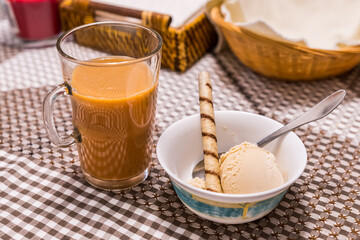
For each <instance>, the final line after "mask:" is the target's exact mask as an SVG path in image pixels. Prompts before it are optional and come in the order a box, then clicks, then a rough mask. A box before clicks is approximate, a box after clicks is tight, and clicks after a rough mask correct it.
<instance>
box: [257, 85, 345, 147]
mask: <svg viewBox="0 0 360 240" xmlns="http://www.w3.org/2000/svg"><path fill="white" fill-rule="evenodd" d="M345 95H346V92H345V90H342V89H341V90H338V91H336V92H334V93H333V94H331V95H329V96H327V97H326V98H324V99H323V100H322V101H321V102H319V103H318V104H316V105H315V106H313V107H312V108H310V109H309V110H308V111H306V112H305V113H303V114H302V115H300V116H299V117H297V118H295V119H294V120H293V121H291V122H290V123H288V124H286V125H285V126H283V127H281V128H279V129H278V130H276V131H275V132H273V133H272V134H270V135H268V136H266V137H264V138H263V139H261V140H260V141H258V142H257V143H256V144H257V145H258V146H259V147H263V146H265V145H266V144H268V143H269V142H271V141H272V140H274V139H275V138H277V137H279V136H280V135H282V134H284V133H287V132H289V131H291V130H293V129H295V128H297V127H300V126H302V125H304V124H306V123H309V122H312V121H315V120H318V119H321V118H323V117H325V116H326V115H328V114H329V113H331V112H332V111H333V110H334V109H335V108H336V107H337V106H339V104H340V103H341V101H342V100H343V99H344V97H345Z"/></svg>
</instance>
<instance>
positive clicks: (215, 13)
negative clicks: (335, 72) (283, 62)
mask: <svg viewBox="0 0 360 240" xmlns="http://www.w3.org/2000/svg"><path fill="white" fill-rule="evenodd" d="M210 17H211V19H212V20H213V21H214V22H215V23H216V24H218V25H219V26H220V27H223V28H226V29H227V30H229V31H235V32H237V33H239V34H245V35H248V36H249V37H252V38H256V39H258V40H262V41H267V42H271V43H276V44H278V45H281V46H283V47H288V48H291V49H296V50H298V51H301V52H306V53H312V54H317V55H341V54H359V53H360V44H359V45H353V46H348V47H346V48H343V49H337V50H327V49H318V48H311V47H308V46H303V45H300V44H296V43H290V42H285V41H281V40H277V39H273V38H270V37H267V36H263V35H261V34H258V33H255V32H252V31H249V30H247V29H245V28H243V27H241V26H237V25H234V24H232V23H230V22H226V21H225V19H224V18H223V16H222V14H221V11H220V8H219V5H217V6H214V7H212V8H211V9H210Z"/></svg>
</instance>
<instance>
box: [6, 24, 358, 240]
mask: <svg viewBox="0 0 360 240" xmlns="http://www.w3.org/2000/svg"><path fill="white" fill-rule="evenodd" d="M0 25H1V22H0ZM5 37H6V34H4V33H2V34H0V40H1V39H4V38H5ZM200 71H208V72H210V74H211V80H212V83H213V96H214V107H215V110H240V111H247V112H252V113H257V114H262V115H265V116H267V117H270V118H273V119H275V120H278V121H280V122H282V123H286V122H288V121H289V120H291V119H292V118H294V117H296V116H297V115H299V114H301V113H302V112H303V111H304V110H306V109H308V108H310V107H311V106H312V105H314V104H315V103H316V102H318V101H319V100H321V99H322V98H324V97H325V96H327V95H328V94H330V93H332V92H334V91H336V90H338V89H345V90H346V91H347V96H346V98H345V100H344V101H343V103H342V104H341V105H340V106H339V107H338V108H337V109H336V110H335V111H334V112H333V113H331V114H330V115H329V116H327V117H326V118H324V119H322V120H319V121H317V122H314V123H310V124H308V125H306V126H303V127H300V128H299V129H297V130H296V131H295V133H296V134H298V135H299V136H300V138H301V139H302V140H303V142H304V144H305V145H306V148H307V152H308V164H307V167H306V169H305V171H304V173H303V174H302V175H301V177H300V178H299V179H298V180H297V181H296V182H295V183H294V184H293V185H292V186H291V187H290V189H289V191H288V192H287V193H286V195H285V196H284V198H283V200H282V201H281V203H280V204H279V206H278V207H276V208H275V210H273V211H272V212H271V213H270V214H268V215H267V216H265V217H264V218H262V219H260V220H257V221H254V222H251V223H247V224H238V225H225V224H217V223H214V222H211V221H208V220H204V219H202V218H200V217H197V215H195V214H193V213H192V212H191V211H189V210H188V209H187V208H186V207H185V206H184V205H183V204H182V203H181V201H180V200H179V199H178V198H177V196H176V194H175V192H174V189H173V187H172V185H171V182H170V180H169V177H168V176H167V174H166V173H165V172H164V170H163V169H162V168H161V166H160V165H159V163H158V160H157V158H156V153H155V146H156V142H157V140H158V138H159V136H160V135H161V133H162V132H163V131H164V130H165V129H166V128H167V127H168V126H170V125H171V124H172V123H174V122H175V121H177V120H179V119H181V118H183V117H185V116H188V115H191V114H196V113H198V112H199V104H198V89H197V87H198V86H197V76H198V74H199V72H200ZM61 82H62V77H61V70H60V65H59V62H58V57H57V53H56V49H55V47H48V48H41V49H20V48H13V47H8V46H6V45H4V44H0V134H1V135H0V239H20V238H25V239H51V238H56V239H59V238H65V239H66V238H71V239H111V238H114V239H117V238H119V237H121V239H144V238H145V239H217V238H220V239H232V238H236V239H238V238H244V239H248V238H252V239H277V238H280V239H285V238H291V239H315V238H318V239H332V238H333V239H359V238H360V214H359V209H360V197H359V196H360V160H359V157H360V150H359V139H360V138H359V137H360V66H358V67H356V68H355V69H353V70H352V71H350V72H349V73H347V74H345V75H343V76H340V77H334V78H330V79H324V80H321V81H312V82H283V81H275V80H270V79H268V78H265V77H263V76H260V75H258V74H256V73H254V72H252V71H251V70H249V69H248V68H247V67H245V66H244V65H242V64H241V63H240V62H239V61H238V60H237V59H236V58H235V56H234V55H233V54H232V53H231V52H229V51H223V52H221V53H218V54H214V53H209V54H207V55H205V56H204V57H203V58H202V59H201V60H200V61H198V62H197V63H196V64H195V66H193V67H192V68H190V69H189V70H188V71H187V72H186V73H177V72H173V71H170V70H167V69H162V70H161V72H160V79H159V94H158V105H157V116H156V132H155V138H154V152H153V155H152V156H153V163H152V170H151V173H150V175H149V177H148V179H147V180H146V181H145V182H143V183H142V184H140V185H138V186H136V187H133V188H131V189H129V190H125V191H122V192H120V193H113V192H107V191H102V190H99V189H96V188H94V187H92V186H90V185H89V184H88V183H87V182H86V181H85V180H84V179H83V177H82V174H81V171H80V166H79V162H78V156H77V152H76V149H75V148H74V147H72V148H67V149H59V148H57V147H55V146H54V145H52V144H50V142H49V139H48V137H47V134H46V132H45V130H44V127H43V122H42V111H41V106H42V99H43V98H44V96H45V94H46V93H47V91H49V90H50V89H52V88H53V87H54V86H56V85H57V84H60V83H61ZM55 115H56V119H57V121H56V123H57V125H58V129H59V131H66V130H71V106H70V104H69V102H68V101H67V100H66V99H65V98H63V99H62V100H60V104H57V105H56V113H55Z"/></svg>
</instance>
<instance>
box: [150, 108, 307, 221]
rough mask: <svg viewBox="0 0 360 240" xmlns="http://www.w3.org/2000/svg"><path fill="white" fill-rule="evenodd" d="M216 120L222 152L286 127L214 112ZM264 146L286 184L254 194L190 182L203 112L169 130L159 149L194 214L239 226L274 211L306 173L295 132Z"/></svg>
mask: <svg viewBox="0 0 360 240" xmlns="http://www.w3.org/2000/svg"><path fill="white" fill-rule="evenodd" d="M215 120H216V133H217V139H218V151H219V152H225V151H227V150H229V149H230V148H231V147H232V146H234V145H237V144H240V143H242V142H243V141H249V142H253V143H255V142H257V141H258V140H260V139H261V138H263V137H265V136H266V135H268V134H270V133H271V132H273V131H274V130H276V129H278V128H280V127H281V126H282V124H281V123H279V122H276V121H275V120H272V119H270V118H267V117H264V116H260V115H256V114H251V113H246V112H240V111H219V112H215ZM264 148H265V149H267V150H268V151H270V152H272V153H273V154H274V155H275V156H276V159H277V162H278V165H279V168H280V170H281V171H282V172H283V173H284V177H285V183H284V184H283V185H281V186H279V187H277V188H274V189H271V190H268V191H264V192H259V193H251V194H223V193H215V192H210V191H206V190H202V189H199V188H196V187H193V186H192V185H190V184H188V181H189V180H190V179H192V170H193V168H194V166H195V165H196V164H197V163H198V162H199V161H200V160H202V159H203V151H202V142H201V129H200V115H199V114H196V115H192V116H189V117H185V118H183V119H181V120H180V121H177V122H176V123H174V124H173V125H171V126H170V127H169V128H168V129H166V130H165V131H164V132H163V134H162V135H161V136H160V139H159V141H158V144H157V149H156V151H157V156H158V159H159V162H160V164H161V166H162V167H163V168H164V169H165V171H166V173H167V174H168V175H169V177H170V179H171V181H172V184H173V186H174V189H175V191H176V193H177V195H178V197H179V198H180V200H181V201H182V202H183V203H184V204H185V205H186V206H187V207H188V208H189V209H190V210H191V211H193V212H194V213H196V214H197V215H199V216H201V217H203V218H205V219H208V220H211V221H214V222H219V223H228V224H237V223H245V222H250V221H254V220H256V219H259V218H261V217H263V216H265V215H266V214H268V213H269V212H270V211H271V210H273V209H274V208H275V207H276V206H277V204H278V203H279V202H280V201H281V199H282V197H283V196H284V195H285V193H286V191H287V190H288V189H289V187H290V185H291V184H293V183H294V182H295V180H296V179H297V178H299V176H300V175H301V174H302V172H303V171H304V169H305V166H306V162H307V154H306V149H305V146H304V144H303V143H302V141H301V140H300V138H299V137H298V136H297V135H296V134H295V133H293V132H290V133H288V134H286V135H284V136H282V137H280V138H278V139H276V140H274V141H273V142H271V143H270V144H268V145H266V146H265V147H264Z"/></svg>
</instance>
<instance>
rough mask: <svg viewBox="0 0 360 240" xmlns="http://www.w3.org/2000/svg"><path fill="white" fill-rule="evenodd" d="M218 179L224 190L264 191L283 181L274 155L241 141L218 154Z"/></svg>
mask: <svg viewBox="0 0 360 240" xmlns="http://www.w3.org/2000/svg"><path fill="white" fill-rule="evenodd" d="M220 163H221V165H220V178H221V186H222V188H223V191H224V193H231V194H244V193H256V192H262V191H266V190H269V189H272V188H275V187H278V186H280V185H282V184H283V183H284V178H283V175H282V174H281V172H280V170H279V168H278V165H277V163H276V159H275V156H274V154H272V153H270V152H268V151H266V150H265V149H263V148H259V147H258V146H257V145H255V144H252V143H249V142H243V143H241V144H240V145H236V146H234V147H232V148H231V149H230V150H229V151H228V152H226V153H225V154H223V155H222V156H221V157H220Z"/></svg>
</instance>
